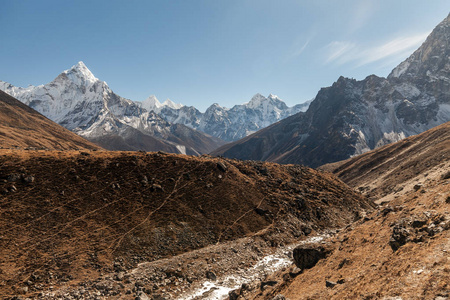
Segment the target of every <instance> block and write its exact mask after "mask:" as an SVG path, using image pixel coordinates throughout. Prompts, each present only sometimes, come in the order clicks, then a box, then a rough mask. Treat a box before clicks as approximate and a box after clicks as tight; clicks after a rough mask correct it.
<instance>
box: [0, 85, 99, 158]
mask: <svg viewBox="0 0 450 300" xmlns="http://www.w3.org/2000/svg"><path fill="white" fill-rule="evenodd" d="M0 147H2V148H12V147H13V148H15V147H20V148H39V149H42V148H45V149H54V150H69V149H72V150H73V149H101V148H100V147H99V146H97V145H95V144H93V143H91V142H89V141H87V140H85V139H83V138H82V137H80V136H78V135H76V134H75V133H73V132H71V131H69V130H67V129H65V128H64V127H62V126H60V125H58V124H56V123H55V122H53V121H50V120H49V119H47V118H46V117H44V116H43V115H41V114H40V113H38V112H37V111H35V110H34V109H32V108H30V107H28V106H27V105H25V104H23V103H22V102H20V101H19V100H17V99H15V98H14V97H11V96H9V95H8V94H6V93H5V92H3V91H0Z"/></svg>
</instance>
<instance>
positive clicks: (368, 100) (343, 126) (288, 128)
mask: <svg viewBox="0 0 450 300" xmlns="http://www.w3.org/2000/svg"><path fill="white" fill-rule="evenodd" d="M449 23H450V18H449V17H447V18H446V19H445V20H443V21H442V22H441V23H440V24H439V25H438V26H437V27H436V28H435V29H434V30H433V32H432V33H431V34H430V35H429V36H428V38H427V39H426V41H425V42H424V43H423V44H422V46H421V47H420V48H419V49H417V50H416V51H415V52H414V53H413V54H412V55H411V56H410V57H409V58H408V59H406V60H405V61H404V62H402V63H401V64H400V65H399V66H397V67H396V68H395V69H394V70H393V71H392V72H391V74H390V75H389V76H388V77H387V78H382V77H378V76H375V75H371V76H368V77H367V78H365V79H364V80H361V81H357V80H354V79H349V78H344V77H340V78H339V79H338V80H337V82H335V83H334V84H333V85H332V86H331V87H327V88H323V89H321V90H320V91H319V92H318V94H317V96H316V97H315V99H314V101H312V102H311V105H310V106H309V108H308V110H307V111H306V112H305V113H298V114H295V115H293V116H291V117H289V118H286V119H284V120H282V121H280V122H278V123H276V124H273V125H271V126H269V127H267V128H265V129H262V130H260V131H258V132H257V133H254V134H252V135H250V136H247V137H245V138H243V139H242V140H239V141H236V142H233V143H229V144H227V145H225V146H223V147H221V148H220V149H218V150H216V151H214V152H213V154H214V155H223V156H225V157H232V158H238V159H250V160H268V161H274V162H279V163H299V164H305V165H308V166H312V167H317V166H320V165H323V164H326V163H330V162H335V161H339V160H343V159H347V158H349V157H351V156H355V155H358V154H361V153H364V152H367V151H369V150H370V149H374V148H377V147H379V146H382V145H385V144H388V143H392V142H396V141H399V140H401V139H403V138H405V137H407V136H410V135H415V134H418V133H421V132H423V131H425V130H428V129H430V128H432V127H435V126H437V125H439V124H442V123H444V122H447V121H449V120H450V73H449V71H450V61H449V57H450V49H449V43H450V24H449Z"/></svg>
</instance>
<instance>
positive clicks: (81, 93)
mask: <svg viewBox="0 0 450 300" xmlns="http://www.w3.org/2000/svg"><path fill="white" fill-rule="evenodd" d="M0 89H1V90H4V91H5V92H7V93H8V94H10V95H12V96H14V97H16V98H18V99H19V100H21V101H22V102H23V103H25V104H27V105H28V106H30V107H31V108H33V109H35V110H37V111H38V112H40V113H42V114H43V115H45V116H46V117H48V118H49V119H51V120H53V121H55V122H57V123H59V124H60V125H62V126H64V127H66V128H67V129H69V130H72V131H74V132H76V133H77V134H79V135H80V136H82V137H85V138H86V139H88V140H91V141H94V142H96V143H97V144H99V145H101V146H102V147H104V148H106V149H110V150H145V151H157V150H163V151H168V152H173V153H183V154H195V155H198V154H202V153H208V152H210V151H212V150H213V149H215V148H217V147H218V146H219V145H223V143H224V142H223V141H221V140H220V139H217V138H214V137H210V136H208V135H206V134H204V133H202V132H199V131H195V130H193V129H191V128H189V127H186V126H183V125H178V124H177V125H174V124H171V123H169V122H167V121H165V120H163V119H162V118H161V117H160V116H159V115H157V114H155V113H154V112H148V111H147V110H145V109H144V108H142V107H141V106H140V105H137V104H136V103H134V102H133V101H131V100H128V99H125V98H122V97H120V96H118V95H117V94H115V93H114V92H113V91H112V90H111V89H110V88H109V87H108V85H107V84H106V82H103V81H101V80H99V79H97V78H95V76H94V75H93V74H92V73H91V71H89V69H88V68H87V67H86V66H85V65H84V63H83V62H79V63H78V64H77V65H75V66H73V67H72V68H71V69H69V70H66V71H64V72H63V73H61V74H60V75H59V76H58V77H56V79H55V80H53V81H52V82H50V83H48V84H45V85H40V86H30V87H28V88H21V87H15V86H12V85H11V84H9V83H6V82H2V81H0Z"/></svg>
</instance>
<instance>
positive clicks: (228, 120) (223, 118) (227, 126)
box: [141, 94, 311, 142]
mask: <svg viewBox="0 0 450 300" xmlns="http://www.w3.org/2000/svg"><path fill="white" fill-rule="evenodd" d="M310 102H311V101H308V102H305V103H302V104H297V105H295V106H293V107H288V106H287V105H286V103H284V102H283V101H282V100H281V99H280V98H278V97H277V96H275V95H272V94H270V95H269V96H268V97H264V96H263V95H261V94H256V95H255V96H253V98H252V99H251V100H250V102H248V103H245V104H241V105H235V106H233V107H232V108H226V107H221V106H220V105H219V104H217V103H214V104H213V105H211V106H210V107H209V108H208V109H207V110H206V111H205V112H204V113H201V112H200V111H199V110H197V109H196V108H195V107H193V106H183V105H181V104H175V103H173V102H172V101H170V100H169V99H168V100H166V101H165V102H163V103H160V102H159V101H158V99H156V97H155V96H150V97H149V98H148V99H146V100H145V101H143V102H142V104H141V105H142V107H143V108H145V109H147V110H149V111H150V110H153V111H155V112H157V113H158V114H159V115H161V117H162V118H164V119H165V120H167V121H168V122H171V123H177V124H183V125H186V126H188V127H191V128H194V129H197V130H200V131H203V132H205V133H207V134H209V135H211V136H215V137H218V138H220V139H222V140H224V141H229V142H231V141H236V140H239V139H242V138H244V137H246V136H248V135H250V134H252V133H254V132H256V131H258V130H260V129H262V128H265V127H267V126H269V125H271V124H273V123H276V122H278V121H280V120H282V119H284V118H286V117H289V116H291V115H293V114H295V113H298V112H301V111H306V109H307V108H308V106H309V104H310Z"/></svg>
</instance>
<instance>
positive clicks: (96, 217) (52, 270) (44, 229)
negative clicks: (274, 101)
mask: <svg viewBox="0 0 450 300" xmlns="http://www.w3.org/2000/svg"><path fill="white" fill-rule="evenodd" d="M0 174H1V178H0V179H1V181H0V191H2V192H3V195H2V196H1V198H0V199H1V200H0V232H1V238H0V294H1V295H5V297H12V296H14V295H18V294H24V295H27V296H31V297H38V298H39V297H42V298H52V297H51V296H49V294H45V291H48V289H49V287H50V286H52V287H53V289H55V290H56V289H58V288H60V287H62V286H63V285H65V286H72V287H86V289H87V287H90V289H91V291H94V292H95V293H97V292H99V293H100V295H103V296H105V297H113V296H114V295H116V296H117V295H125V293H126V291H127V290H130V291H131V290H133V292H134V291H136V289H132V288H134V287H135V284H136V285H138V284H140V285H141V286H142V288H144V289H145V290H146V291H147V292H148V293H151V291H152V290H153V289H154V288H155V286H154V282H152V281H151V280H150V279H149V278H148V277H146V278H145V279H143V281H139V283H137V281H136V280H137V279H134V278H135V277H134V276H135V275H136V274H134V273H133V272H131V273H130V274H131V275H129V276H130V277H127V279H126V280H125V281H124V282H123V283H121V285H119V284H118V283H117V281H115V280H113V279H111V280H110V281H108V284H111V285H113V286H114V289H113V288H108V289H102V288H101V287H99V286H100V283H99V280H100V279H99V278H100V277H101V274H112V275H111V277H110V278H116V277H117V276H121V278H123V272H122V271H125V272H127V270H131V269H132V268H133V267H135V266H136V265H137V263H139V262H145V261H155V260H158V259H161V258H165V257H171V256H173V255H177V254H180V253H183V252H186V251H189V250H193V249H197V248H202V247H205V246H208V245H214V244H218V243H222V242H226V241H231V240H236V239H238V238H244V237H246V238H249V237H255V236H258V239H259V242H258V244H264V245H266V247H270V246H277V245H279V244H280V243H286V242H289V241H293V240H294V239H298V238H300V237H302V236H305V235H308V234H309V233H310V232H311V231H318V230H322V229H325V228H337V227H341V226H344V225H345V224H348V223H349V222H351V221H353V220H354V219H358V218H360V216H361V214H362V212H363V210H365V209H369V210H370V209H371V204H370V202H369V201H367V200H366V199H365V198H363V197H361V195H359V194H358V193H355V192H353V191H352V190H351V189H349V188H348V187H347V186H346V185H344V184H343V183H342V182H341V181H340V180H338V179H337V178H336V177H335V176H334V175H332V174H323V173H321V172H318V171H316V170H313V169H310V168H306V167H301V166H280V165H277V164H273V163H261V162H242V161H235V160H229V159H219V158H212V157H209V156H206V157H205V156H203V157H190V156H185V155H170V154H165V153H144V152H134V153H132V152H102V151H96V152H89V153H88V152H81V153H80V152H76V151H75V152H68V151H66V152H56V151H17V150H16V151H12V150H2V151H1V152H0ZM30 176H33V177H30ZM31 178H34V180H31ZM247 243H248V241H247ZM250 244H251V245H253V246H250V247H249V248H246V249H255V251H256V250H257V251H260V250H258V248H256V243H255V244H254V243H253V242H250ZM239 247H240V246H236V248H235V250H234V251H235V252H231V251H230V252H231V254H230V255H233V257H232V260H233V261H238V259H241V260H242V259H244V260H245V259H246V258H244V257H243V256H242V257H241V256H240V253H241V252H239V251H240V250H236V249H240V248H239ZM254 247H255V248H254ZM226 248H227V249H228V250H229V249H230V248H229V247H226ZM241 248H242V247H241ZM242 249H243V248H242ZM214 253H215V252H214ZM214 253H213V254H211V255H213V256H212V257H209V258H207V259H206V261H207V262H208V261H209V262H211V263H213V262H216V261H217V260H218V259H220V257H218V255H217V254H214ZM254 259H255V257H253V258H252V257H249V258H248V259H246V261H243V262H242V264H248V263H251V262H252V261H254ZM198 261H199V263H200V264H201V262H202V261H203V264H204V263H205V258H204V257H202V258H198ZM121 270H122V271H121ZM183 270H190V271H191V272H192V271H195V270H192V267H189V265H181V263H180V264H178V265H176V266H175V267H174V269H171V271H170V270H166V271H165V273H164V274H162V275H161V276H160V277H158V278H162V279H164V280H165V278H168V279H170V280H180V282H181V281H182V282H184V283H189V284H190V282H191V281H192V280H195V278H196V277H195V278H194V279H192V278H189V277H186V275H184V273H183V272H184V271H183ZM114 272H119V273H114ZM120 272H122V275H120ZM218 272H219V271H218ZM114 274H116V275H114ZM127 274H128V273H127ZM152 274H153V275H152V276H154V275H155V274H159V273H155V272H153V273H152ZM204 274H205V273H203V274H202V275H201V276H204ZM108 276H109V275H108ZM114 276H116V277H114ZM127 276H128V275H127ZM136 276H137V275H136ZM158 276H159V275H158ZM166 276H167V277H166ZM173 276H178V277H176V278H175V277H173ZM196 276H197V275H196ZM199 276H200V275H199ZM172 277H173V278H175V279H173V278H172ZM103 278H104V277H103ZM171 278H172V279H171ZM121 280H122V279H121ZM155 280H156V279H155ZM170 280H169V282H173V283H174V282H175V281H170ZM135 281H136V282H135ZM176 282H178V281H176ZM166 284H167V282H164V285H166ZM43 292H44V294H40V293H43ZM94 292H93V293H94ZM77 293H78V292H77ZM86 293H87V292H86ZM95 293H94V294H90V295H98V294H95ZM43 295H44V296H43ZM45 295H47V296H45ZM64 295H66V296H67V293H65V294H64ZM86 295H87V294H86ZM86 295H85V297H87V296H86ZM128 296H130V297H132V295H128ZM128 296H125V298H124V299H129V298H130V297H129V298H127V297H128ZM87 298H89V297H87ZM94 298H95V296H93V299H94Z"/></svg>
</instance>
